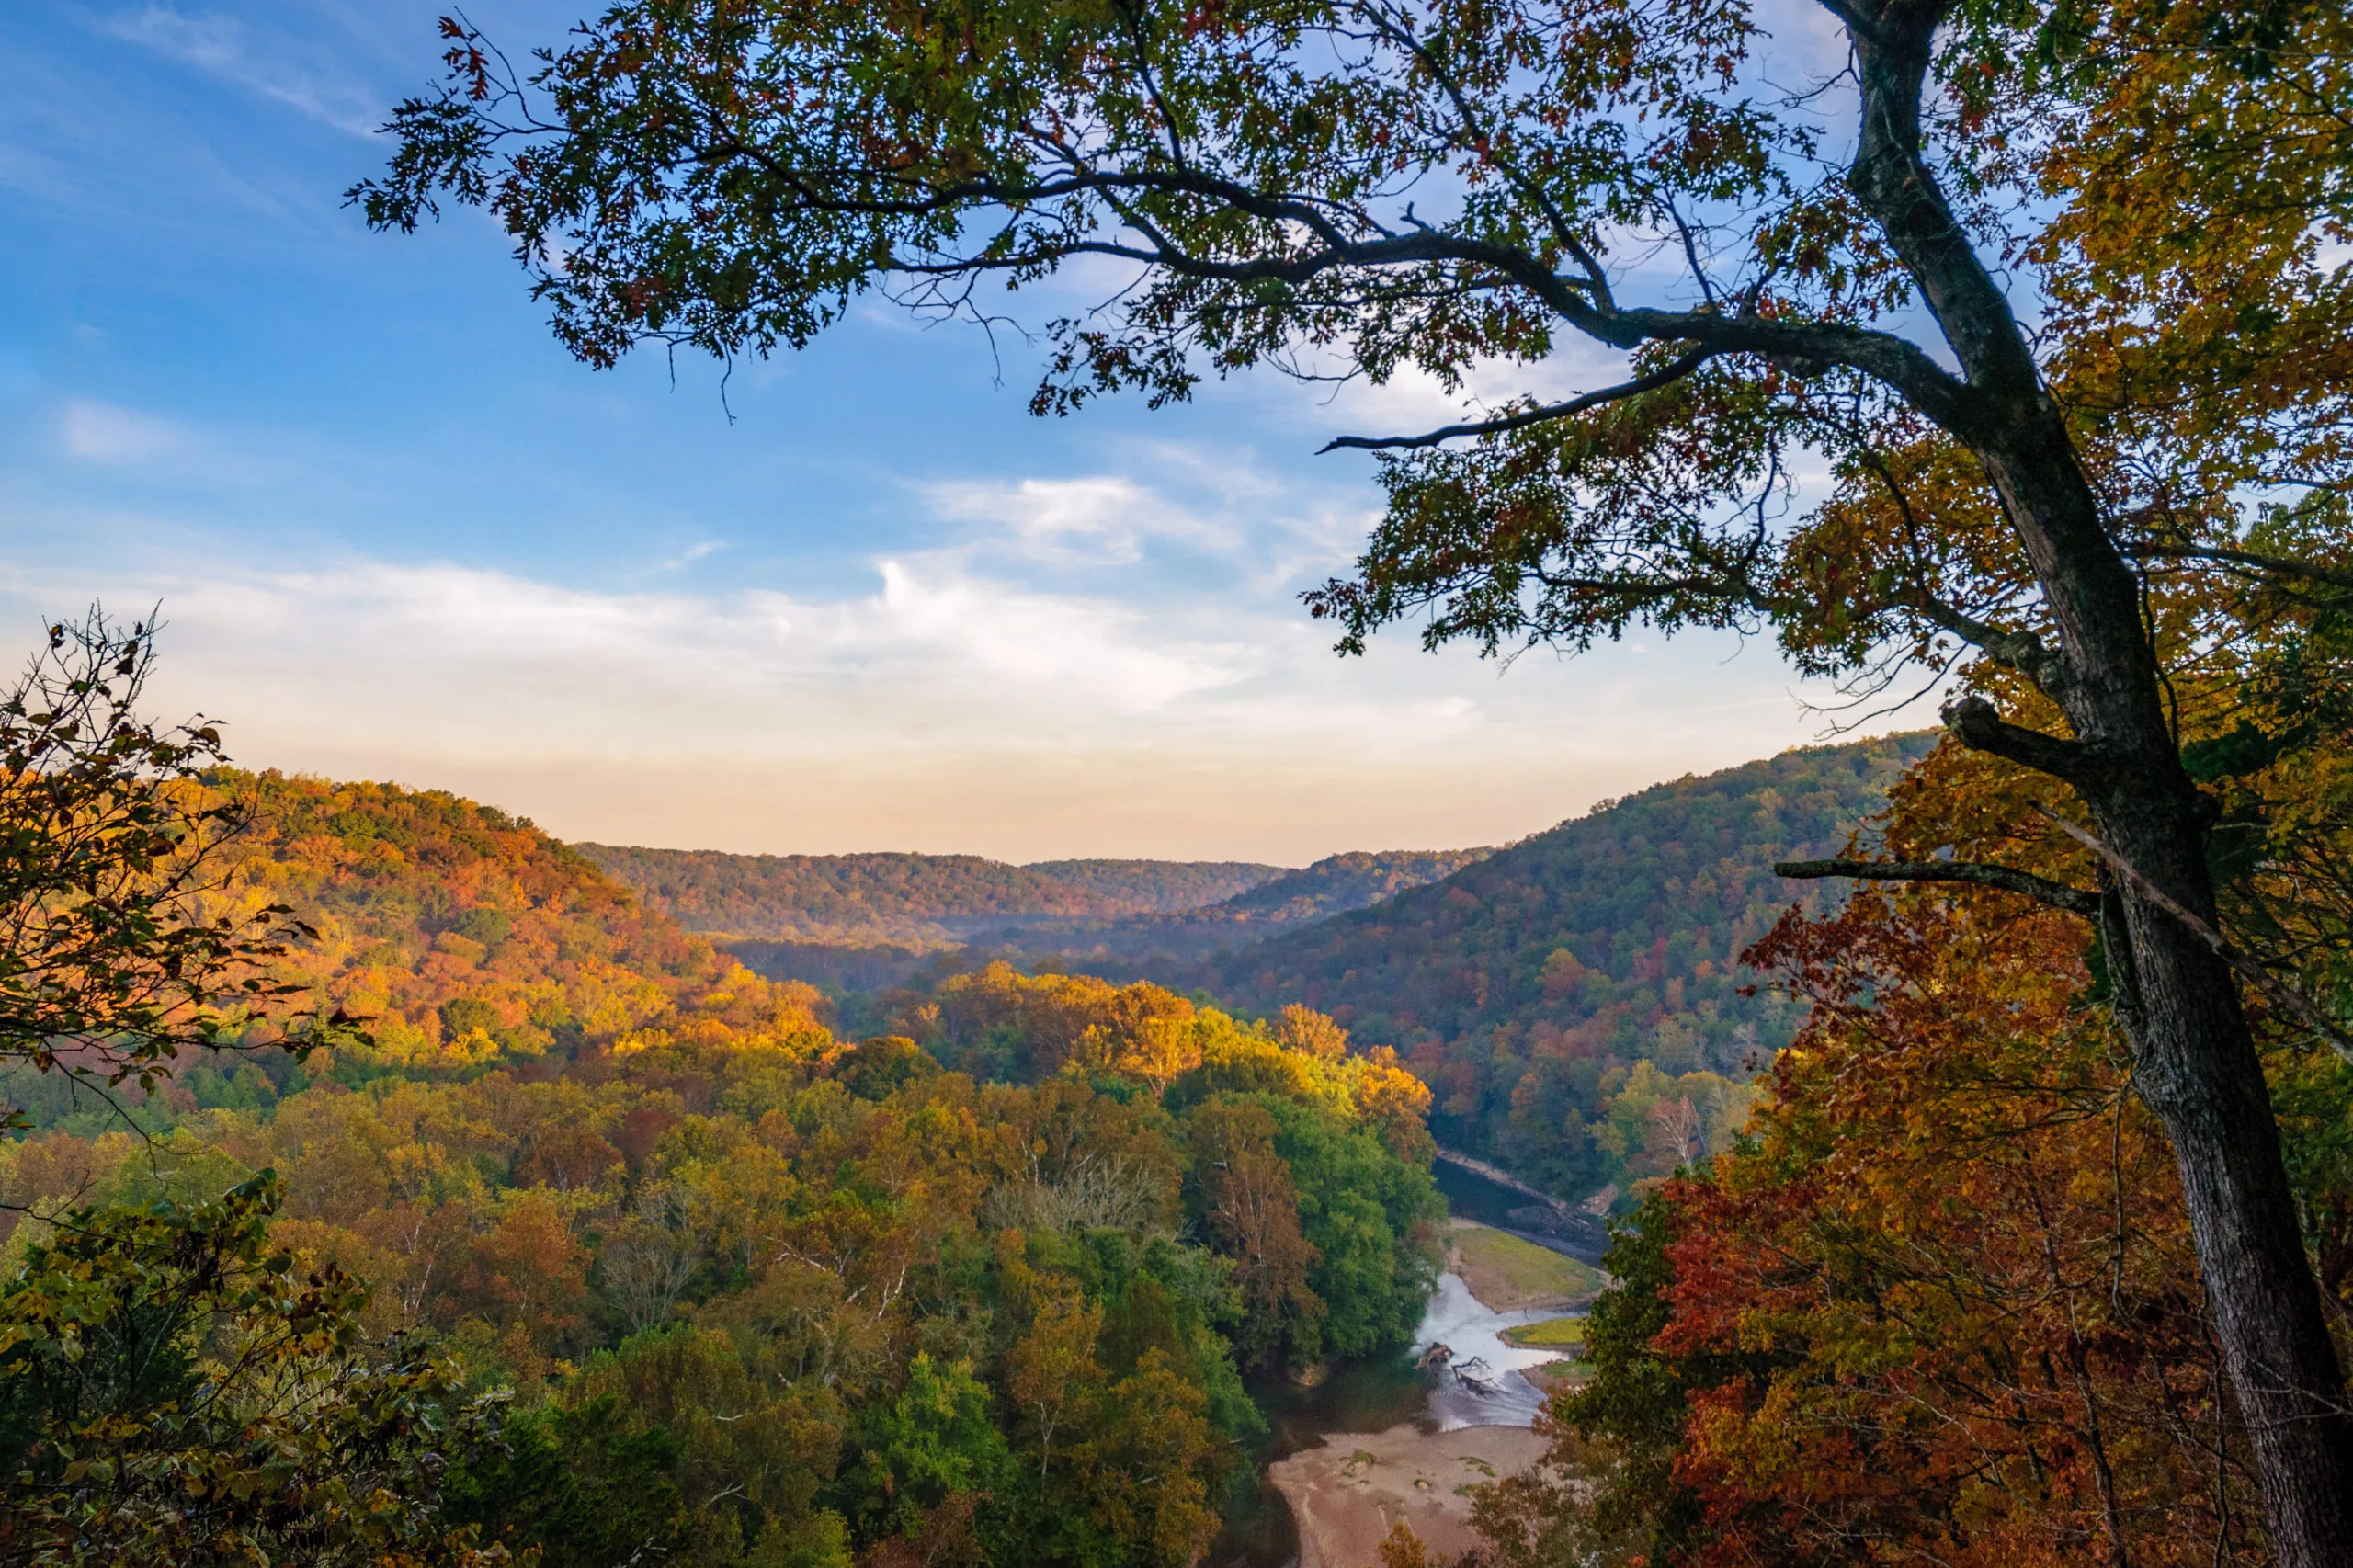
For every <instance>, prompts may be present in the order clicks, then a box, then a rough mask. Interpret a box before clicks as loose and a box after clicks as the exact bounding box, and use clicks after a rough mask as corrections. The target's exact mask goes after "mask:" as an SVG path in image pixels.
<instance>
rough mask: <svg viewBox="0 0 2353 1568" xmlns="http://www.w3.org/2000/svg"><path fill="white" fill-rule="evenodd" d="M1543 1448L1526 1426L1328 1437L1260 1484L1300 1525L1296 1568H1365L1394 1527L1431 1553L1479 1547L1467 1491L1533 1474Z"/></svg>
mask: <svg viewBox="0 0 2353 1568" xmlns="http://www.w3.org/2000/svg"><path fill="white" fill-rule="evenodd" d="M1544 1448H1545V1441H1544V1439H1543V1438H1542V1437H1538V1436H1537V1435H1536V1434H1535V1433H1534V1432H1532V1431H1529V1429H1528V1428H1527V1427H1525V1426H1464V1427H1461V1428H1458V1429H1457V1430H1455V1431H1452V1432H1425V1431H1423V1430H1421V1429H1420V1428H1419V1427H1418V1426H1411V1425H1407V1426H1392V1427H1391V1428H1390V1429H1389V1430H1388V1431H1386V1432H1373V1433H1351V1432H1335V1433H1333V1434H1331V1436H1330V1437H1327V1438H1326V1439H1325V1446H1324V1447H1323V1448H1320V1449H1306V1450H1304V1451H1302V1452H1300V1453H1296V1454H1293V1455H1291V1456H1290V1458H1289V1459H1285V1460H1278V1461H1277V1462H1276V1463H1275V1464H1274V1465H1272V1466H1270V1467H1269V1468H1268V1470H1267V1480H1269V1481H1271V1482H1273V1483H1274V1484H1275V1487H1276V1489H1277V1490H1278V1491H1279V1492H1280V1493H1281V1494H1282V1495H1283V1501H1284V1502H1285V1503H1287V1504H1289V1505H1290V1514H1291V1517H1292V1518H1293V1519H1294V1520H1295V1521H1297V1523H1298V1526H1299V1568H1372V1564H1373V1563H1374V1562H1376V1561H1378V1554H1379V1551H1380V1547H1381V1540H1382V1538H1383V1537H1385V1536H1387V1535H1388V1534H1389V1531H1390V1528H1391V1527H1392V1526H1394V1525H1395V1524H1396V1523H1397V1521H1398V1520H1399V1519H1404V1520H1405V1521H1406V1522H1407V1523H1408V1524H1411V1525H1412V1526H1413V1527H1414V1533H1415V1535H1418V1536H1420V1537H1421V1538H1422V1540H1423V1542H1424V1544H1426V1545H1427V1546H1428V1547H1429V1548H1430V1550H1431V1551H1436V1552H1445V1553H1448V1554H1449V1555H1450V1554H1452V1553H1455V1552H1459V1551H1465V1550H1467V1549H1468V1548H1470V1547H1472V1546H1474V1545H1476V1544H1477V1543H1478V1538H1477V1537H1476V1536H1474V1535H1473V1534H1472V1530H1471V1489H1472V1487H1473V1486H1476V1485H1478V1484H1480V1483H1483V1482H1487V1481H1492V1480H1495V1478H1496V1477H1498V1476H1505V1475H1515V1474H1518V1472H1519V1471H1524V1470H1528V1469H1529V1468H1531V1467H1532V1466H1533V1465H1534V1464H1535V1463H1536V1461H1537V1460H1539V1459H1540V1458H1541V1457H1542V1456H1543V1453H1544Z"/></svg>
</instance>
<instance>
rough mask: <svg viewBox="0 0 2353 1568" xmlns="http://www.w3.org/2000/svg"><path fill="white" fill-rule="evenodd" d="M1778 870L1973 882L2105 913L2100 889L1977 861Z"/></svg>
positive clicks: (1796, 877)
mask: <svg viewBox="0 0 2353 1568" xmlns="http://www.w3.org/2000/svg"><path fill="white" fill-rule="evenodd" d="M1773 874H1774V875H1775V876H1777V877H1788V878H1790V880H1792V881H1816V880H1819V879H1823V878H1827V877H1852V878H1854V879H1855V880H1856V881H1866V882H1967V883H1971V884H1973V885H1975V886H1978V887H1986V888H1999V889H2001V890H2002V891H2003V892H2014V893H2022V894H2024V895H2025V896H2026V897H2028V898H2030V899H2032V900H2034V901H2035V902H2036V903H2047V904H2049V905H2050V906H2051V907H2052V908H2053V909H2063V910H2065V911H2067V913H2069V914H2070V915H2097V914H2098V913H2099V894H2097V893H2096V892H2086V890H2084V889H2082V888H2071V887H2069V886H2068V885H2067V884H2066V883H2064V882H2054V881H2051V880H2050V879H2049V878H2047V877H2038V876H2036V875H2034V874H2033V873H2032V872H2030V871H2018V870H2013V869H2010V868H2009V867H2007V866H1987V865H1982V864H1979V863H1977V862H1975V861H1971V860H1782V861H1779V862H1777V863H1776V864H1775V865H1774V867H1773Z"/></svg>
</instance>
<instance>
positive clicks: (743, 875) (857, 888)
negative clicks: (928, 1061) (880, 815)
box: [578, 844, 1137, 942]
mask: <svg viewBox="0 0 2353 1568" xmlns="http://www.w3.org/2000/svg"><path fill="white" fill-rule="evenodd" d="M578 848H579V850H580V853H581V854H583V855H585V856H586V857H588V858H590V859H592V860H594V861H596V862H597V865H599V866H601V867H603V868H604V869H606V870H607V871H609V872H610V873H612V875H613V876H614V877H615V878H617V879H619V880H620V881H621V882H623V883H625V884H626V885H628V886H629V887H631V888H634V889H635V890H637V892H638V895H639V896H640V897H641V898H642V899H643V900H644V901H645V903H646V905H647V907H649V908H651V909H654V910H657V911H659V912H660V913H662V914H664V915H668V916H670V917H671V918H672V919H674V920H676V921H677V922H678V923H679V924H680V925H682V926H686V927H687V928H688V930H693V931H703V932H709V933H711V934H714V935H719V936H729V937H771V938H776V939H780V940H786V941H823V942H948V941H955V940H958V939H960V938H961V937H962V936H963V935H964V934H965V933H966V932H968V931H970V930H972V928H973V926H974V925H975V923H984V922H988V921H992V920H994V921H995V922H997V923H1000V924H1002V923H1005V922H1008V921H1017V920H1021V919H1036V918H1051V917H1055V916H1060V917H1063V918H1072V917H1090V916H1091V917H1103V916H1108V915H1120V914H1124V913H1126V912H1127V911H1128V910H1130V909H1131V908H1134V907H1137V906H1136V905H1134V904H1132V903H1129V902H1128V901H1126V900H1124V899H1121V898H1119V897H1115V896H1113V895H1111V894H1109V893H1107V892H1101V891H1098V890H1097V889H1095V888H1091V887H1085V886H1080V885H1077V884H1075V883H1072V882H1066V881H1063V880H1062V879H1060V878H1058V877H1054V876H1051V875H1049V874H1048V873H1046V872H1044V871H1041V870H1037V869H1031V868H1029V867H1027V866H1008V865H1006V864H1005V863H1004V862H1003V861H999V860H985V859H983V858H981V857H979V856H977V855H897V854H888V855H729V854H723V853H721V852H719V851H717V850H699V849H644V848H636V847H631V846H617V845H610V844H583V845H580V846H578Z"/></svg>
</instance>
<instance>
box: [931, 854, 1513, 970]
mask: <svg viewBox="0 0 2353 1568" xmlns="http://www.w3.org/2000/svg"><path fill="white" fill-rule="evenodd" d="M1488 853H1489V851H1487V850H1485V849H1420V850H1415V849H1404V850H1390V851H1387V852H1385V853H1381V854H1369V853H1366V852H1364V851H1361V850H1358V851H1353V852H1350V853H1347V854H1342V855H1330V856H1326V857H1325V858H1323V859H1321V860H1318V861H1316V862H1315V863H1314V864H1313V865H1312V866H1307V867H1303V868H1302V869H1299V870H1296V871H1284V872H1282V873H1281V874H1280V875H1279V876H1274V877H1270V878H1267V880H1265V881H1260V882H1258V883H1256V884H1255V885H1254V886H1251V887H1249V888H1247V889H1245V890H1244V891H1242V892H1236V893H1234V894H1233V896H1232V897H1230V898H1227V899H1224V900H1222V902H1219V903H1211V904H1209V905H1208V906H1206V907H1202V908H1186V909H1181V910H1178V911H1175V912H1172V913H1169V914H1164V915H1123V916H1121V917H1120V918H1118V919H1114V920H1100V921H1044V922H1040V923H1036V924H1033V925H1030V926H1004V927H1000V928H997V929H994V930H990V929H983V930H981V931H977V932H975V933H974V934H973V935H972V943H973V945H974V946H976V947H991V948H996V949H1003V950H1005V951H1006V952H1008V953H1014V954H1019V955H1021V956H1024V957H1029V958H1041V957H1050V956H1051V957H1054V958H1059V959H1063V960H1070V961H1073V962H1076V963H1081V964H1084V963H1085V962H1086V960H1098V961H1099V960H1127V962H1126V963H1125V964H1124V965H1123V967H1133V965H1134V963H1135V962H1136V961H1140V960H1163V961H1170V962H1181V961H1198V960H1204V959H1207V958H1210V957H1211V956H1212V955H1214V954H1216V953H1219V952H1222V951H1225V950H1229V949H1238V948H1244V947H1248V946H1250V945H1251V944H1253V943H1256V942H1263V941H1265V940H1266V939H1267V937H1271V936H1273V935H1274V934H1275V933H1277V932H1279V931H1282V930H1287V929H1289V928H1290V927H1291V926H1299V925H1304V924H1308V923H1311V922H1313V921H1317V920H1324V919H1328V918H1330V917H1331V916H1332V915H1339V914H1343V913H1345V912H1347V911H1348V910H1352V909H1362V908H1364V907H1365V906H1366V905H1368V904H1372V903H1380V902H1381V900H1382V899H1385V898H1392V897H1394V896H1395V895H1396V894H1398V893H1400V892H1404V890H1406V889H1407V888H1415V887H1420V886H1421V885H1422V884H1423V883H1425V882H1433V881H1438V879H1439V878H1440V877H1444V876H1448V875H1450V874H1451V873H1453V872H1455V871H1457V870H1460V869H1461V868H1462V867H1464V866H1467V865H1469V864H1471V863H1472V861H1474V860H1477V859H1479V858H1481V857H1483V856H1484V855H1486V854H1488ZM1147 864H1149V862H1147Z"/></svg>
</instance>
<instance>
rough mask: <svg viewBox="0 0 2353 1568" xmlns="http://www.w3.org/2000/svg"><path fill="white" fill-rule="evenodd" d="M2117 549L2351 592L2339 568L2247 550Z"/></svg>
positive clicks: (2125, 545) (2141, 544)
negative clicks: (2232, 567) (2299, 579)
mask: <svg viewBox="0 0 2353 1568" xmlns="http://www.w3.org/2000/svg"><path fill="white" fill-rule="evenodd" d="M2118 548H2119V549H2120V550H2122V551H2124V553H2125V554H2127V555H2129V556H2132V557H2134V558H2135V559H2139V558H2143V557H2147V556H2155V557H2157V558H2159V559H2162V560H2168V561H2211V562H2217V563H2218V564H2221V565H2224V566H2244V567H2246V568H2247V569H2248V570H2250V571H2254V572H2260V573H2263V574H2266V575H2268V576H2273V577H2302V578H2304V579H2306V580H2307V581H2309V582H2314V583H2326V584H2327V585H2329V586H2330V587H2333V588H2353V572H2348V571H2347V570H2346V569H2345V568H2343V567H2341V566H2324V565H2322V564H2321V563H2320V562H2316V561H2298V560H2295V559H2293V558H2291V557H2289V556H2284V555H2260V554H2257V553H2256V551H2251V550H2228V549H2224V548H2222V546H2219V545H2206V544H2160V543H2158V542H2157V541H2156V540H2125V541H2123V542H2122V543H2120V545H2119V546H2118Z"/></svg>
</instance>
